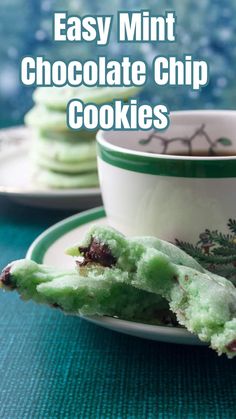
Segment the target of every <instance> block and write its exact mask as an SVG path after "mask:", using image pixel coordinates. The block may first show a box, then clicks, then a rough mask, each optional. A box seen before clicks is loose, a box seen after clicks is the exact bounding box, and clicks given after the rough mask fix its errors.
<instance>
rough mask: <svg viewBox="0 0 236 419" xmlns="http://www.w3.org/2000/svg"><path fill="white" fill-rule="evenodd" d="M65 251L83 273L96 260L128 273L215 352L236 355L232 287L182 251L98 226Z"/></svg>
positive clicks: (234, 290) (235, 302) (133, 282)
mask: <svg viewBox="0 0 236 419" xmlns="http://www.w3.org/2000/svg"><path fill="white" fill-rule="evenodd" d="M68 253H69V254H71V255H74V256H76V255H80V256H82V258H83V259H82V261H79V262H78V263H79V265H80V266H81V268H80V269H82V270H83V272H84V274H86V275H87V277H88V278H89V277H90V272H92V274H93V275H94V273H93V270H94V269H95V268H94V267H95V266H99V265H100V266H103V269H104V270H112V269H119V270H120V272H121V274H123V273H126V274H128V275H127V276H126V280H127V283H129V284H131V285H133V286H134V287H137V288H138V289H142V290H145V291H148V292H151V293H156V294H158V295H161V296H162V297H163V298H165V299H166V300H167V301H168V302H169V306H170V309H171V310H172V311H173V312H174V313H175V314H176V317H177V320H178V322H179V323H180V324H181V325H183V326H185V327H186V328H187V329H188V330H189V331H190V332H192V333H195V334H197V335H198V336H199V338H200V339H201V340H202V341H205V342H209V343H210V345H211V347H212V348H213V349H215V350H216V351H217V352H218V354H222V353H226V354H227V355H228V357H233V356H235V355H236V288H235V287H234V286H233V284H232V283H231V282H230V281H228V280H226V279H225V278H222V277H219V276H217V275H212V274H210V273H209V272H208V271H204V270H203V268H202V267H201V266H200V265H199V264H198V263H197V262H195V261H194V260H193V259H192V258H191V257H190V256H188V255H186V254H185V252H183V251H182V250H180V249H178V248H177V247H175V246H173V245H171V244H168V243H166V242H161V241H159V240H156V239H152V238H135V239H131V240H129V239H126V238H125V237H124V236H123V235H122V234H120V233H118V232H116V231H115V230H113V229H111V228H109V227H101V226H97V227H93V228H91V230H90V231H89V233H88V234H87V236H86V237H85V239H84V241H83V242H82V243H81V245H79V246H75V247H72V248H71V249H69V250H68Z"/></svg>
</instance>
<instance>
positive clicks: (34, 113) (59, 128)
mask: <svg viewBox="0 0 236 419" xmlns="http://www.w3.org/2000/svg"><path fill="white" fill-rule="evenodd" d="M25 124H26V125H27V126H28V127H32V128H34V129H42V130H53V131H54V132H64V131H66V130H68V131H69V129H68V127H67V123H66V113H64V112H57V111H53V110H48V109H47V108H45V107H43V106H37V105H36V106H35V107H34V108H32V109H31V110H30V111H29V112H28V113H27V114H26V115H25Z"/></svg>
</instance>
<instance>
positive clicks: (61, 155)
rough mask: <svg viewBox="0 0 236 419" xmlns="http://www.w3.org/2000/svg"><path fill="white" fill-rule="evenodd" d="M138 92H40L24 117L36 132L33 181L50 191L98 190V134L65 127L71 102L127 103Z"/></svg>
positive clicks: (95, 89) (55, 89) (53, 89)
mask: <svg viewBox="0 0 236 419" xmlns="http://www.w3.org/2000/svg"><path fill="white" fill-rule="evenodd" d="M134 93H136V92H135V89H133V88H130V89H124V88H86V87H81V88H72V87H69V86H65V87H61V88H55V87H47V88H45V87H44V88H38V89H36V90H35V92H34V101H35V106H34V108H33V109H32V110H30V111H29V112H28V114H27V115H26V117H25V123H26V125H27V126H28V127H30V128H31V129H32V131H33V137H34V138H33V142H32V156H33V161H34V167H35V170H34V173H33V176H34V180H35V181H36V182H37V183H40V184H43V185H45V186H47V187H49V188H64V189H65V188H68V189H69V188H90V187H96V186H98V175H97V162H96V141H95V137H96V132H95V131H93V132H91V131H86V130H80V131H72V130H70V129H69V128H68V127H67V123H66V107H67V104H68V102H69V101H70V100H71V99H74V98H77V99H81V100H82V101H83V102H85V103H88V102H93V103H97V104H101V103H105V102H109V101H112V100H113V99H123V100H125V99H128V97H129V96H131V95H133V94H134Z"/></svg>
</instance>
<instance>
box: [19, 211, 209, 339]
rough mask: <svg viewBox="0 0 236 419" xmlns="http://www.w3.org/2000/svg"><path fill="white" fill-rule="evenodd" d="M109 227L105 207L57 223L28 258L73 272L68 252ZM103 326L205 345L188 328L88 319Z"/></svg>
mask: <svg viewBox="0 0 236 419" xmlns="http://www.w3.org/2000/svg"><path fill="white" fill-rule="evenodd" d="M94 223H96V224H107V219H106V217H105V211H104V209H103V208H102V207H100V208H95V209H93V210H90V211H85V212H83V213H81V214H78V215H74V216H72V217H69V218H67V219H65V220H63V221H61V222H60V223H57V224H55V225H54V226H52V227H51V228H49V229H48V230H46V231H45V232H44V233H43V234H41V235H40V236H39V237H38V238H37V239H36V240H35V241H34V242H33V244H32V245H31V246H30V248H29V250H28V252H27V258H29V259H32V260H34V261H36V262H38V263H45V264H47V265H51V266H55V267H58V268H69V269H71V267H72V264H73V260H72V258H71V257H70V256H67V255H65V253H64V252H65V249H66V248H68V247H70V246H71V245H73V244H74V243H76V242H79V241H80V240H81V238H82V237H83V236H84V234H85V233H86V231H87V230H88V229H89V227H90V226H91V225H92V224H94ZM84 318H85V319H86V320H88V321H90V322H92V323H95V324H97V325H99V326H103V327H106V328H108V329H111V330H115V331H117V332H122V333H126V334H128V335H133V336H138V337H141V338H144V339H152V340H156V341H162V342H171V343H181V344H187V345H201V344H202V342H200V340H199V339H198V338H197V337H196V336H194V335H193V334H191V333H189V332H188V331H187V330H186V329H184V328H178V327H166V326H153V325H148V324H143V323H135V322H130V321H125V320H120V319H116V318H112V317H97V316H96V317H95V316H94V317H84Z"/></svg>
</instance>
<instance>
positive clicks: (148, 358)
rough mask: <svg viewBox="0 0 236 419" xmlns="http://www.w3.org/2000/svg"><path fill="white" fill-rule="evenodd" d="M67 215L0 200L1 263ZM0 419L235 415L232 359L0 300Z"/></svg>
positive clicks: (10, 296)
mask: <svg viewBox="0 0 236 419" xmlns="http://www.w3.org/2000/svg"><path fill="white" fill-rule="evenodd" d="M67 215H69V213H65V212H63V213H62V212H59V211H58V212H56V211H46V210H39V209H29V208H25V207H23V206H18V205H16V204H13V203H10V202H7V201H6V200H4V199H1V200H0V265H1V268H2V267H3V266H4V265H5V264H7V263H8V262H9V261H11V260H13V259H17V258H21V257H24V255H25V253H26V250H27V248H28V246H29V245H30V243H31V242H32V240H34V239H35V237H36V236H37V235H38V234H39V233H41V232H42V231H43V230H44V229H45V228H46V227H48V226H49V225H51V224H53V223H54V222H56V221H58V220H59V219H61V218H63V217H65V216H67ZM0 418H1V419H3V418H4V419H5V418H6V419H11V418H17V419H21V418H35V419H36V418H42V419H46V418H92V419H96V418H102V419H105V418H114V419H116V418H134V419H139V418H143V419H146V418H181V419H184V418H197V419H201V418H214V419H216V418H223V419H228V418H236V360H233V361H228V360H227V359H226V358H225V357H220V358H218V357H217V355H215V354H214V353H213V351H210V350H209V349H207V348H205V347H187V346H177V345H168V344H163V343H157V342H150V341H145V340H141V339H138V338H133V337H129V336H125V335H122V334H118V333H115V332H110V331H107V330H104V329H102V328H99V327H96V326H94V325H91V324H88V323H86V322H85V321H83V320H80V319H78V318H73V317H66V316H64V315H63V314H61V313H60V312H57V311H56V310H51V309H48V308H46V307H43V306H37V305H36V304H34V303H27V304H26V303H23V302H22V301H21V300H20V299H19V298H18V296H17V295H16V294H15V293H2V292H1V293H0Z"/></svg>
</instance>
